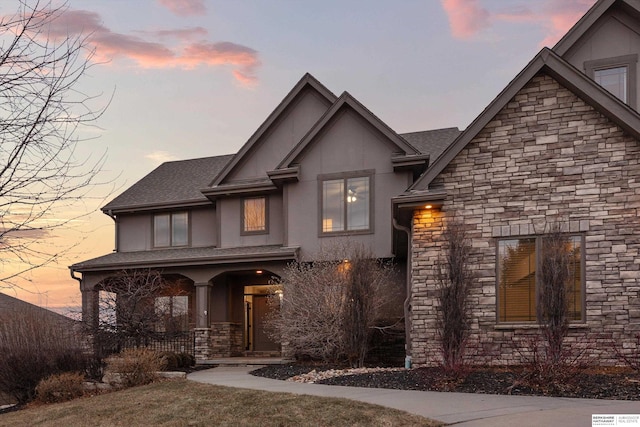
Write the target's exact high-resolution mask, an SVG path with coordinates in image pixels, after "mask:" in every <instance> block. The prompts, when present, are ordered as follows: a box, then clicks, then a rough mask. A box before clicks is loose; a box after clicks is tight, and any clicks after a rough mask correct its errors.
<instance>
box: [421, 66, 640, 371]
mask: <svg viewBox="0 0 640 427" xmlns="http://www.w3.org/2000/svg"><path fill="white" fill-rule="evenodd" d="M639 160H640V142H639V141H637V140H635V139H634V138H632V137H630V136H628V135H627V134H625V133H624V132H623V130H622V129H621V128H620V127H618V126H617V125H616V124H615V123H613V122H612V121H610V120H609V119H608V118H607V117H606V116H604V115H603V114H601V113H600V112H598V111H597V110H595V109H594V108H593V107H591V106H590V105H589V104H587V103H586V102H584V101H583V100H582V99H580V98H579V97H577V96H576V95H574V94H573V93H572V92H571V91H569V90H568V89H567V88H565V87H563V86H561V85H560V84H559V83H558V82H557V81H555V80H554V79H553V78H551V77H549V76H547V75H538V76H536V77H534V78H533V79H532V80H531V81H530V82H529V83H528V84H527V85H526V86H525V87H524V88H523V89H522V90H520V91H519V93H518V94H517V95H516V96H515V97H514V98H513V99H512V100H511V101H510V102H509V103H508V104H507V105H506V107H505V108H503V110H502V111H501V112H500V113H498V114H497V115H496V116H495V117H494V119H493V120H492V121H491V122H490V123H489V124H488V125H487V126H486V127H485V128H484V129H483V130H482V131H481V132H480V133H478V135H477V136H476V137H475V138H474V139H473V140H472V141H471V142H470V143H469V144H468V145H467V146H466V147H465V148H464V149H463V150H462V151H461V152H460V153H459V154H458V155H457V156H456V157H455V158H454V159H453V161H452V162H451V163H450V164H449V165H448V166H447V167H446V168H445V169H444V170H443V171H442V173H441V174H440V175H439V176H438V177H437V178H436V180H435V181H434V182H433V183H432V184H431V186H432V187H438V186H440V187H443V188H444V189H445V190H446V194H447V196H446V199H445V201H444V204H443V206H442V208H441V209H439V210H432V211H426V210H425V211H416V212H415V213H414V218H413V240H412V242H413V260H412V283H413V298H412V310H413V326H412V331H411V334H412V340H413V341H412V342H413V352H412V353H413V354H412V356H413V361H414V363H415V364H416V365H418V366H421V365H422V366H424V365H432V364H435V363H437V362H438V361H439V360H440V354H439V346H438V337H437V331H436V312H437V301H436V298H435V296H436V295H437V288H436V281H435V269H434V268H435V267H434V265H435V261H436V260H437V259H438V256H439V254H440V246H441V241H440V236H441V233H442V227H443V223H446V218H447V216H453V215H455V216H456V217H457V218H459V219H460V220H462V221H463V222H464V223H465V224H466V226H467V227H468V228H469V237H470V238H471V242H472V256H471V260H470V264H471V267H472V269H473V270H474V272H475V275H476V282H475V286H474V287H473V289H472V291H471V295H470V303H471V307H472V309H471V312H472V337H471V341H470V346H469V354H470V356H471V358H472V359H471V361H472V363H477V364H517V363H521V362H522V356H523V354H522V353H523V351H524V350H523V349H524V348H525V347H526V345H525V342H526V340H528V339H530V337H531V336H532V335H535V334H536V332H537V327H536V326H535V325H531V324H526V325H522V324H520V325H516V324H501V323H498V322H497V315H496V307H497V305H496V259H497V248H496V247H497V241H498V238H504V237H519V236H536V235H541V234H544V233H545V227H546V226H548V225H549V224H550V223H559V224H560V225H561V226H562V227H563V229H564V230H566V231H568V232H571V233H575V234H580V235H582V236H584V242H585V243H584V245H585V246H584V251H585V254H586V255H585V278H586V280H585V288H584V293H585V297H584V301H585V305H586V312H585V322H584V323H576V324H572V327H571V329H570V332H569V338H568V341H569V342H570V343H571V342H580V343H582V345H587V344H588V345H589V346H590V348H591V349H592V353H591V354H592V355H593V356H594V357H596V358H597V361H598V363H600V364H603V365H607V364H616V363H619V360H618V359H617V358H616V357H615V352H614V351H613V350H612V343H613V342H615V343H616V345H617V346H618V347H619V348H622V347H628V348H631V347H632V346H633V344H632V343H633V339H634V335H635V334H637V333H639V332H640V295H639V293H640V285H639V282H638V280H639V279H640V258H639V257H638V251H639V249H640V217H639V212H638V210H639V208H640V167H639V165H638V162H639ZM585 343H586V344H585Z"/></svg>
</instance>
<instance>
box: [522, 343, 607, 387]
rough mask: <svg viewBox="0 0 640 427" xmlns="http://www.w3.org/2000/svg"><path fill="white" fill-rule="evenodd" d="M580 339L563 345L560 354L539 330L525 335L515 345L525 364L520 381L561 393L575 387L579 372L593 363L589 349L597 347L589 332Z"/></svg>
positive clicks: (529, 385) (530, 385)
mask: <svg viewBox="0 0 640 427" xmlns="http://www.w3.org/2000/svg"><path fill="white" fill-rule="evenodd" d="M577 341H578V342H579V344H574V345H573V346H563V347H562V349H561V351H560V353H559V354H558V353H556V351H555V350H551V349H550V348H549V346H550V344H549V341H548V340H547V339H546V338H545V337H544V335H542V334H538V333H536V334H533V335H531V336H530V337H528V338H526V339H525V340H524V341H523V345H520V346H518V347H516V351H517V352H518V353H519V354H520V357H521V360H522V362H523V368H524V369H523V370H522V374H521V376H520V378H519V379H518V381H519V382H521V383H524V384H526V385H527V386H528V387H531V388H532V389H534V390H540V391H542V392H543V393H545V394H562V393H563V392H564V391H565V390H568V389H570V388H571V387H573V386H574V385H575V384H574V383H575V381H576V379H577V378H578V374H579V373H581V372H583V371H584V370H586V369H587V368H589V367H591V366H593V360H592V359H591V358H590V356H589V350H590V349H593V348H595V342H594V340H593V336H591V335H589V334H585V335H584V336H583V337H581V338H580V339H579V340H577ZM551 355H553V357H551Z"/></svg>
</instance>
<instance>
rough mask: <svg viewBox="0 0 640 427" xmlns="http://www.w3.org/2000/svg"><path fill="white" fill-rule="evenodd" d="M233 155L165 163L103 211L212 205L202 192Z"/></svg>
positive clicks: (116, 211) (111, 202) (107, 205)
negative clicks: (201, 189)
mask: <svg viewBox="0 0 640 427" xmlns="http://www.w3.org/2000/svg"><path fill="white" fill-rule="evenodd" d="M232 158H233V155H225V156H215V157H204V158H200V159H190V160H181V161H175V162H166V163H163V164H161V165H160V166H158V167H157V168H156V169H154V170H153V171H152V172H151V173H149V174H148V175H146V176H145V177H144V178H142V179H141V180H140V181H138V182H136V183H135V184H133V185H132V186H131V187H129V188H128V189H127V190H125V191H124V192H123V193H122V194H120V195H119V196H118V197H116V198H115V199H113V200H112V201H110V202H109V203H107V204H106V205H105V206H104V207H103V208H102V211H103V212H105V213H108V212H109V211H112V212H115V213H118V212H122V211H128V210H145V209H158V208H172V207H185V206H197V205H208V204H211V202H210V201H209V199H207V198H206V197H205V196H204V195H203V194H202V193H201V192H200V188H202V187H205V186H207V185H208V184H209V182H210V181H211V177H212V176H215V175H217V174H218V173H220V171H221V170H222V169H223V168H224V166H225V165H227V164H228V163H229V161H230V160H231V159H232Z"/></svg>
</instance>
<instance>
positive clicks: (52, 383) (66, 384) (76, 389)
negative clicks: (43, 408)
mask: <svg viewBox="0 0 640 427" xmlns="http://www.w3.org/2000/svg"><path fill="white" fill-rule="evenodd" d="M83 394H84V375H83V374H82V373H80V372H63V373H62V374H56V375H51V376H49V377H47V378H45V379H43V380H42V381H40V383H39V384H38V386H37V387H36V399H37V400H38V401H40V402H42V403H57V402H66V401H67V400H72V399H76V398H78V397H81V396H82V395H83Z"/></svg>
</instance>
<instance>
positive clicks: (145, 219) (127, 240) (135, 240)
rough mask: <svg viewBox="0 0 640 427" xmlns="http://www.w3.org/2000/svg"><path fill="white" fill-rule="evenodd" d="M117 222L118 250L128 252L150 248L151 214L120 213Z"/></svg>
mask: <svg viewBox="0 0 640 427" xmlns="http://www.w3.org/2000/svg"><path fill="white" fill-rule="evenodd" d="M117 224H118V251H120V252H130V251H144V250H149V249H151V227H152V218H151V215H149V214H140V215H120V216H119V217H118V222H117Z"/></svg>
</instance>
